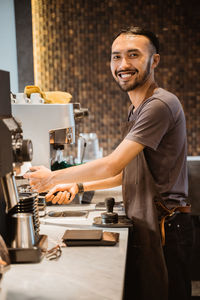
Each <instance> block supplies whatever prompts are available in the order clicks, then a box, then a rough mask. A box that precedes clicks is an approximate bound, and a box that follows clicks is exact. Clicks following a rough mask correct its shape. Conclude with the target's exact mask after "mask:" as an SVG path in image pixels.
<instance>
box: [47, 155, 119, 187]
mask: <svg viewBox="0 0 200 300" xmlns="http://www.w3.org/2000/svg"><path fill="white" fill-rule="evenodd" d="M120 172H121V170H120ZM120 172H119V171H118V170H116V168H113V167H112V166H111V165H110V164H109V159H108V156H107V157H105V158H101V159H97V160H95V161H92V162H88V163H86V164H82V165H79V166H75V167H70V168H67V169H62V170H58V171H54V172H52V180H53V184H54V185H56V184H60V183H70V182H89V181H95V180H101V179H107V178H111V177H114V176H117V175H118V174H119V173H120Z"/></svg>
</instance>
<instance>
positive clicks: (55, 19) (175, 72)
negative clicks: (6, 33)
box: [26, 0, 200, 155]
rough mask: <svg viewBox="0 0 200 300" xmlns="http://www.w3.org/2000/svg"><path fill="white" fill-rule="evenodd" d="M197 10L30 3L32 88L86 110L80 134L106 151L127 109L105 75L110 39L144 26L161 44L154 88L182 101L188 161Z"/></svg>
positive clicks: (195, 117) (194, 2)
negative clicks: (93, 137) (92, 136)
mask: <svg viewBox="0 0 200 300" xmlns="http://www.w3.org/2000/svg"><path fill="white" fill-rule="evenodd" d="M199 9H200V1H198V0H190V1H185V0H165V1H163V0H123V1H121V0H101V1H99V0H79V1H78V0H77V1H74V0H67V1H65V0H49V1H47V0H40V1H39V0H32V12H33V33H34V37H33V40H34V57H35V61H34V68H35V83H36V84H37V85H39V86H40V87H41V89H43V90H62V91H68V92H69V93H71V94H72V95H73V101H74V102H80V103H81V104H82V106H83V107H88V108H89V110H90V117H89V119H88V120H85V121H84V122H82V123H81V125H80V126H79V130H80V131H81V132H96V133H97V134H98V136H99V138H100V143H101V146H102V147H103V149H104V153H105V154H107V153H110V152H111V151H112V150H113V149H114V148H115V147H116V145H118V143H119V142H120V139H121V138H120V136H121V135H120V123H121V121H122V120H124V119H125V118H126V114H127V107H128V105H129V103H130V102H129V99H128V97H127V95H126V94H124V93H123V92H121V91H120V90H119V88H118V87H117V85H116V84H115V82H114V80H113V79H112V75H111V73H110V62H109V60H110V47H111V42H112V38H113V36H114V34H115V33H116V32H118V31H119V30H120V29H121V28H122V27H126V26H128V25H139V26H144V27H147V28H149V29H151V30H152V31H154V32H156V33H157V35H158V36H159V39H160V43H161V50H160V54H161V62H160V66H159V67H158V69H157V71H156V79H157V82H158V83H159V85H160V86H162V87H163V88H166V89H168V90H170V91H171V92H174V93H175V94H176V95H177V96H178V97H179V98H180V101H181V103H182V104H183V107H184V110H185V113H186V119H187V128H188V150H189V155H200V118H199V116H200V81H199V78H198V77H199V76H198V75H199V68H198V63H199V57H200V50H199V49H200V48H199V41H200V26H199V24H200V20H199V18H198V14H199ZM29 50H30V49H28V51H29ZM28 65H29V64H27V66H28ZM26 69H27V68H26Z"/></svg>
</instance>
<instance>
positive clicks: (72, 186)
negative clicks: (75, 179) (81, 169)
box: [45, 183, 78, 204]
mask: <svg viewBox="0 0 200 300" xmlns="http://www.w3.org/2000/svg"><path fill="white" fill-rule="evenodd" d="M57 192H58V193H57ZM55 193H57V194H56V195H54V194H55ZM77 193H78V186H77V184H76V183H69V184H58V185H56V186H55V187H54V188H52V189H51V190H50V191H49V193H48V194H47V195H46V197H45V199H46V201H47V202H49V201H51V202H52V203H53V204H55V203H58V204H69V203H70V202H72V200H73V199H74V197H75V196H76V194H77Z"/></svg>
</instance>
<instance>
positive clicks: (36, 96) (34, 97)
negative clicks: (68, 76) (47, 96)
mask: <svg viewBox="0 0 200 300" xmlns="http://www.w3.org/2000/svg"><path fill="white" fill-rule="evenodd" d="M30 99H31V103H32V104H41V103H44V99H43V98H42V97H41V96H40V93H32V94H31V96H30Z"/></svg>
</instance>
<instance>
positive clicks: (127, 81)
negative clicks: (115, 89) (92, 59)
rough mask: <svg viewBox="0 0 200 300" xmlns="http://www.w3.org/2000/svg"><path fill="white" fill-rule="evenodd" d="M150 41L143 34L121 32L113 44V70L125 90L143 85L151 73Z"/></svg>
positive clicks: (117, 80) (115, 77)
mask: <svg viewBox="0 0 200 300" xmlns="http://www.w3.org/2000/svg"><path fill="white" fill-rule="evenodd" d="M151 57H152V50H151V45H150V41H149V39H148V38H147V37H145V36H142V35H132V34H130V35H129V34H121V35H120V36H118V37H117V38H116V39H115V40H114V42H113V44H112V53H111V63H110V66H111V72H112V75H113V77H114V79H115V80H116V82H117V83H118V85H119V86H120V87H121V89H122V90H123V91H126V92H129V91H132V90H134V89H135V88H136V87H138V86H142V85H143V84H144V83H145V82H146V80H147V79H148V78H149V75H150V73H151Z"/></svg>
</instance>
